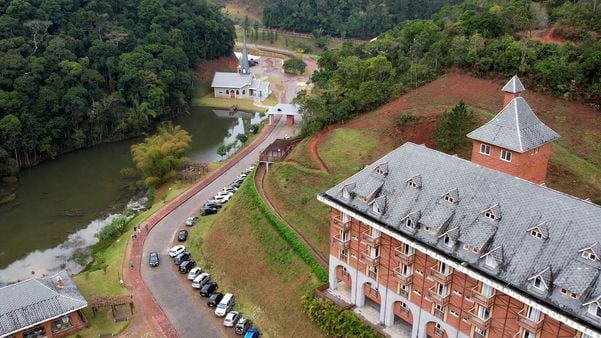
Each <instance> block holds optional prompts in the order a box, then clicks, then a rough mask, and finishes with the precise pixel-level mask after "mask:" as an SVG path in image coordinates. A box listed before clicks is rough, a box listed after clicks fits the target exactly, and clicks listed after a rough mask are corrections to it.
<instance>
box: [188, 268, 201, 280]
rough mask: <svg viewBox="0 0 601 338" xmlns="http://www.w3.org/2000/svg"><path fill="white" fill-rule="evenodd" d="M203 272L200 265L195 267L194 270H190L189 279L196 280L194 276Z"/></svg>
mask: <svg viewBox="0 0 601 338" xmlns="http://www.w3.org/2000/svg"><path fill="white" fill-rule="evenodd" d="M201 273H202V269H201V268H199V267H195V268H192V270H190V272H188V280H194V278H196V276H198V275H200V274H201Z"/></svg>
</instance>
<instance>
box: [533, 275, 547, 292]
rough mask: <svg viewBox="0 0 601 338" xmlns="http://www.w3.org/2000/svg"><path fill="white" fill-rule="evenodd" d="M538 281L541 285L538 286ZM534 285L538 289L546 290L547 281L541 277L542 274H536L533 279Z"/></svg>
mask: <svg viewBox="0 0 601 338" xmlns="http://www.w3.org/2000/svg"><path fill="white" fill-rule="evenodd" d="M536 281H539V285H538V286H536ZM532 286H533V287H534V288H536V289H538V290H541V291H545V289H546V288H545V282H544V281H543V279H542V278H541V276H536V277H535V278H534V280H533V281H532Z"/></svg>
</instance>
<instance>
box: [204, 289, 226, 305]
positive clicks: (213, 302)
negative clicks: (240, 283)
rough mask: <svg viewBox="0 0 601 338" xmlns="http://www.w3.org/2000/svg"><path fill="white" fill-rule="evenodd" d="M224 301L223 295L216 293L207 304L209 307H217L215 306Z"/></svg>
mask: <svg viewBox="0 0 601 338" xmlns="http://www.w3.org/2000/svg"><path fill="white" fill-rule="evenodd" d="M222 299H223V293H221V292H214V293H213V294H211V296H210V297H209V301H208V302H207V305H208V306H209V307H215V306H217V304H219V302H221V300H222Z"/></svg>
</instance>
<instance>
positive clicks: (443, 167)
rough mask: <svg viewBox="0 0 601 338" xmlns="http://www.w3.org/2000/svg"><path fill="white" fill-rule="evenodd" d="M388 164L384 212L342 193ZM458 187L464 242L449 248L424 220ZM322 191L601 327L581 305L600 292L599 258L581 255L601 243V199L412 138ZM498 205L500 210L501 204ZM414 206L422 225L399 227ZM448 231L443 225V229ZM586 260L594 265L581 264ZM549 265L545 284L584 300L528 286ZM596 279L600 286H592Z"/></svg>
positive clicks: (361, 186)
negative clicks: (491, 262)
mask: <svg viewBox="0 0 601 338" xmlns="http://www.w3.org/2000/svg"><path fill="white" fill-rule="evenodd" d="M383 162H386V163H388V174H387V175H386V176H385V177H381V178H380V179H379V180H377V181H378V183H379V184H378V186H379V189H378V192H377V193H376V194H374V196H373V197H372V198H377V197H378V196H381V195H385V196H386V197H387V208H386V210H385V212H384V213H383V214H381V215H377V214H374V213H372V212H371V208H370V206H369V205H368V203H369V202H370V201H364V200H362V199H360V198H358V197H356V196H354V195H351V198H350V199H344V198H343V197H342V192H341V188H342V187H343V186H347V185H349V184H355V189H354V190H355V191H369V192H372V191H374V186H375V185H374V183H375V182H374V181H376V180H374V178H375V177H374V173H373V171H374V169H375V168H376V166H377V165H378V164H380V163H383ZM417 174H419V175H420V177H421V187H419V188H414V187H410V186H408V185H407V183H406V181H407V179H408V178H410V177H413V176H415V175H417ZM366 185H367V186H366ZM454 188H458V189H459V191H460V192H461V199H460V200H459V202H458V203H456V204H455V206H454V213H453V217H452V218H451V219H450V221H449V224H448V225H447V229H449V230H451V229H454V228H457V230H454V231H452V232H450V233H449V234H450V235H451V234H452V235H453V239H457V240H458V243H456V244H457V245H455V246H454V248H453V249H452V250H451V251H450V252H449V251H448V249H446V248H445V247H444V245H443V244H442V239H443V236H440V237H438V236H433V235H432V234H430V233H427V232H426V231H425V230H424V229H423V227H424V225H423V224H421V221H420V220H421V219H424V220H430V218H433V219H437V218H439V217H438V215H429V214H428V213H430V212H431V211H432V210H436V208H432V207H430V206H434V205H435V203H443V202H447V203H449V202H448V201H444V200H441V196H442V195H443V194H444V193H445V192H448V191H450V190H452V189H454ZM323 196H324V197H326V198H328V199H330V200H333V201H335V202H336V203H338V204H341V205H344V206H346V207H348V208H350V209H351V210H355V211H356V212H358V213H360V214H363V215H365V216H366V217H368V218H371V219H373V220H374V221H375V222H377V223H380V224H382V226H385V227H389V228H391V229H392V230H393V231H397V232H398V233H399V234H400V235H401V236H407V237H410V238H412V239H414V240H416V241H419V242H421V243H423V244H424V245H428V246H430V247H434V248H438V249H439V250H441V251H446V252H449V255H450V256H453V257H455V259H460V260H462V261H466V262H468V263H469V264H470V267H471V268H473V269H474V270H477V271H480V272H481V273H483V274H484V275H489V276H491V277H492V278H496V279H498V280H500V281H501V282H503V283H505V284H508V285H510V286H512V287H514V288H516V289H519V290H522V291H523V292H526V293H529V294H531V295H532V297H533V298H537V299H539V300H541V301H543V302H545V303H547V304H549V305H551V306H554V307H555V308H556V309H561V310H565V311H569V312H570V313H571V314H572V315H573V316H576V317H578V318H581V319H582V320H584V321H586V322H588V323H589V324H593V325H594V327H597V328H601V322H599V321H598V320H595V319H593V318H591V317H590V316H587V315H585V313H586V310H587V308H586V307H585V306H582V305H583V302H584V301H587V300H590V299H595V298H596V297H598V296H601V285H600V284H601V281H599V280H598V279H599V278H598V275H599V270H600V269H601V266H600V265H601V262H599V261H597V262H590V264H589V265H586V264H588V263H582V261H583V260H584V259H581V258H580V255H581V252H579V250H581V249H582V248H583V247H586V246H590V244H591V243H593V242H595V241H597V242H601V207H599V206H597V205H595V204H592V203H590V202H587V201H584V200H581V199H578V198H576V197H573V196H570V195H567V194H564V193H561V192H558V191H555V190H552V189H549V188H547V187H544V186H539V185H536V184H533V183H531V182H528V181H525V180H523V179H520V178H515V177H513V176H511V175H507V174H505V173H502V172H498V171H495V170H492V169H489V168H485V167H482V166H479V165H476V164H474V163H472V162H470V161H466V160H463V159H460V158H458V157H455V156H450V155H447V154H444V153H441V152H438V151H435V150H432V149H428V148H426V147H424V146H419V145H416V144H413V143H405V144H404V145H402V146H401V147H399V148H397V149H396V150H394V151H392V152H390V153H389V154H387V155H386V156H384V157H383V158H381V159H379V160H377V161H376V162H374V163H373V164H371V165H369V166H367V167H366V168H364V169H363V170H361V171H360V172H358V173H356V174H355V175H353V176H352V177H350V178H348V179H346V180H344V181H343V182H341V183H340V184H338V185H337V186H335V187H333V188H331V189H330V190H328V191H327V192H325V193H323ZM493 206H495V207H494V208H493V209H495V212H502V216H503V217H501V218H500V219H496V220H494V221H493V220H489V219H487V218H485V217H484V216H483V211H484V210H487V209H491V207H493ZM496 206H500V208H498V210H497V207H496ZM415 211H421V216H420V217H419V220H418V221H419V223H418V229H417V231H409V230H407V229H406V228H407V227H405V226H402V225H401V219H403V218H404V217H405V216H407V215H408V214H409V213H410V212H415ZM441 218H444V216H443V217H441ZM428 222H430V221H428ZM543 222H545V224H546V225H547V227H546V232H547V233H548V237H547V238H545V239H540V238H537V237H533V236H532V235H531V234H530V232H529V231H528V229H531V228H532V227H534V226H536V225H539V224H541V223H543ZM444 232H446V231H444ZM444 232H443V231H441V234H444ZM433 238H435V240H433ZM463 241H465V242H463ZM466 242H467V243H469V244H472V245H474V246H478V245H481V246H482V247H481V248H480V252H479V253H472V252H468V251H466V250H464V249H463V244H465V243H466ZM429 243H430V244H429ZM497 247H501V248H500V249H497V250H495V251H494V252H493V256H494V257H495V259H499V260H501V261H498V262H497V263H498V264H499V267H498V269H497V270H495V271H492V270H491V269H489V268H486V267H485V265H484V259H483V258H482V257H480V256H481V255H484V254H486V253H487V252H489V251H491V250H493V249H495V248H497ZM585 265H586V266H588V267H590V270H586V269H582V268H584V267H585ZM545 267H550V272H551V276H550V277H548V276H546V277H547V278H548V279H549V280H546V281H545V282H546V283H547V282H548V283H549V285H553V287H554V288H555V290H558V288H560V287H561V286H558V285H563V286H565V287H567V288H574V290H571V291H573V292H582V294H580V296H581V298H579V299H578V300H577V302H578V306H576V307H565V304H568V305H569V303H570V300H569V299H567V298H566V297H563V296H561V297H556V295H553V294H551V293H548V294H544V295H541V294H535V293H533V292H530V291H529V288H528V286H529V285H530V283H532V281H529V280H528V279H529V278H530V277H532V276H533V275H534V274H536V273H539V272H540V271H542V270H543V269H544V268H545ZM572 276H576V277H577V278H576V279H573V278H572ZM595 283H596V284H595ZM593 284H595V285H599V286H598V287H593V286H592V285H593ZM589 286H590V287H589Z"/></svg>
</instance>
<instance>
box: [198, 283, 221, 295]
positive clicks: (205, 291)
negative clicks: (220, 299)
mask: <svg viewBox="0 0 601 338" xmlns="http://www.w3.org/2000/svg"><path fill="white" fill-rule="evenodd" d="M217 288H219V285H218V284H217V283H216V282H207V283H206V284H205V285H203V286H202V287H201V288H200V295H201V296H203V297H209V296H210V295H211V294H212V293H213V292H215V291H217Z"/></svg>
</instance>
